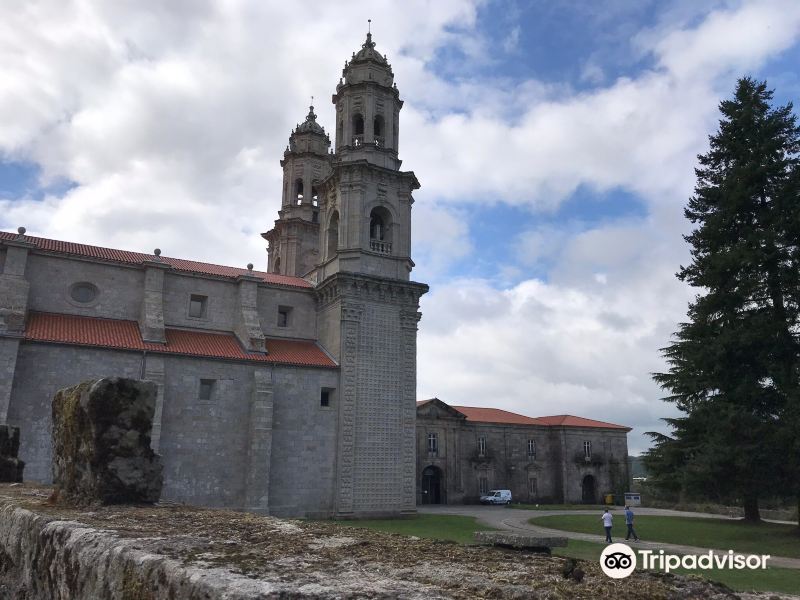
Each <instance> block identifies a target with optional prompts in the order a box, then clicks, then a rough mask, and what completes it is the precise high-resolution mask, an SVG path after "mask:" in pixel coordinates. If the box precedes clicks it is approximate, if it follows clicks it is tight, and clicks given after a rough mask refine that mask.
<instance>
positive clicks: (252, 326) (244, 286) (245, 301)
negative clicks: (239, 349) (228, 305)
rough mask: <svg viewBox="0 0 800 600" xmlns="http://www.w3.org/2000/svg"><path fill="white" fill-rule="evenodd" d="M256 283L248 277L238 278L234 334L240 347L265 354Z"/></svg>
mask: <svg viewBox="0 0 800 600" xmlns="http://www.w3.org/2000/svg"><path fill="white" fill-rule="evenodd" d="M258 282H259V279H258V278H257V277H254V276H250V275H242V276H240V277H239V299H238V300H239V302H238V306H237V310H236V322H235V324H234V333H235V334H236V337H237V338H239V341H240V342H241V343H242V345H243V346H244V347H245V348H247V349H248V350H250V351H251V352H266V350H267V347H266V341H265V338H264V330H263V329H262V328H261V319H260V318H259V316H258Z"/></svg>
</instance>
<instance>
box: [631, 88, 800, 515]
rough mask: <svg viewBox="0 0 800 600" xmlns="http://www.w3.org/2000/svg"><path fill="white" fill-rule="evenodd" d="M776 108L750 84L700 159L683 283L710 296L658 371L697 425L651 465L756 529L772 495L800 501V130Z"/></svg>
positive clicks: (650, 459)
mask: <svg viewBox="0 0 800 600" xmlns="http://www.w3.org/2000/svg"><path fill="white" fill-rule="evenodd" d="M771 100H772V92H771V91H770V90H768V89H767V86H766V83H765V82H758V81H754V80H753V79H750V78H743V79H740V80H739V82H738V85H737V87H736V91H735V94H734V97H733V99H731V100H725V101H723V102H721V103H720V111H721V113H722V119H721V121H720V124H719V130H718V131H717V133H716V134H714V135H712V136H710V138H709V141H710V149H709V151H708V152H707V153H706V154H703V155H700V156H699V157H698V160H699V162H700V166H699V167H698V168H697V169H696V170H695V172H696V175H697V184H696V187H695V193H694V196H693V197H692V198H691V199H690V200H689V204H688V206H687V207H686V209H685V210H684V214H685V215H686V218H687V219H689V220H690V221H691V222H692V223H693V224H694V225H695V226H696V227H695V229H694V230H693V231H692V233H690V234H689V235H687V236H685V239H686V241H687V242H689V244H690V245H691V254H692V262H691V264H690V265H689V266H687V267H681V268H680V271H679V272H678V274H677V276H678V278H679V279H680V280H682V281H685V282H687V283H689V284H690V285H692V286H693V287H694V288H696V289H697V295H696V296H695V299H694V301H693V302H691V303H690V305H689V310H688V321H687V322H685V323H681V324H680V325H679V329H678V331H677V332H676V333H675V335H674V338H673V341H672V343H671V344H670V345H669V346H667V347H666V348H664V349H662V352H663V354H664V356H665V358H666V359H667V364H668V366H669V369H668V371H667V372H666V373H657V374H654V379H655V380H656V381H657V382H658V383H659V384H660V385H661V386H662V387H663V388H664V389H665V390H666V391H667V392H668V394H669V395H668V396H666V398H664V399H665V400H666V401H668V402H674V403H675V404H676V405H677V407H678V408H679V409H680V411H681V412H682V413H683V415H682V416H681V417H679V418H675V419H666V421H667V422H668V423H669V425H670V426H671V427H672V435H670V436H665V435H662V434H658V433H654V432H651V433H650V435H651V437H653V439H654V442H655V443H654V446H653V448H652V449H651V450H650V451H649V452H648V453H647V455H646V457H645V460H646V464H647V467H648V469H649V470H650V471H651V472H652V474H653V475H654V477H655V478H656V481H658V482H659V484H661V485H663V486H664V487H667V488H670V489H672V490H675V491H679V492H681V493H682V494H685V495H696V496H709V495H711V496H713V497H715V499H717V500H728V501H730V500H739V501H741V502H742V503H743V504H744V508H745V519H748V520H758V518H759V514H758V499H759V497H764V496H766V495H776V494H782V495H786V494H787V492H788V493H792V494H794V495H798V494H800V488H798V487H797V486H798V481H799V480H800V464H798V462H799V461H800V457H799V456H798V453H800V440H799V439H798V438H800V427H799V425H800V418H799V417H798V412H800V408H799V407H798V374H799V373H800V371H799V370H798V367H799V366H800V363H799V361H798V358H799V356H800V353H799V350H800V338H799V337H798V334H800V168H798V159H799V157H798V153H800V129H798V127H797V124H796V118H795V116H794V115H793V114H792V105H791V104H789V105H786V106H780V107H777V108H773V107H772V106H771ZM790 488H791V489H790Z"/></svg>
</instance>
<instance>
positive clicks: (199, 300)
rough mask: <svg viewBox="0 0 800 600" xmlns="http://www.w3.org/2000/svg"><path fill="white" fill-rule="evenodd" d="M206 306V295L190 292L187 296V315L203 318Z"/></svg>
mask: <svg viewBox="0 0 800 600" xmlns="http://www.w3.org/2000/svg"><path fill="white" fill-rule="evenodd" d="M207 307H208V296H200V295H199V294H192V295H191V296H189V316H190V317H192V318H194V319H204V318H205V316H206V309H207Z"/></svg>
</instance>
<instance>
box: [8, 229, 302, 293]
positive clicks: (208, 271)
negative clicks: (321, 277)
mask: <svg viewBox="0 0 800 600" xmlns="http://www.w3.org/2000/svg"><path fill="white" fill-rule="evenodd" d="M19 237H20V236H19V235H18V234H15V233H11V232H8V231H0V240H17V239H19ZM24 239H25V240H26V241H28V242H32V243H33V244H34V245H35V246H36V249H37V250H40V251H43V252H53V253H56V254H67V255H74V256H86V257H90V258H100V259H102V260H108V261H111V262H117V263H122V264H137V265H140V264H142V263H144V262H145V261H155V260H158V261H159V262H163V263H165V264H166V265H169V266H171V267H173V268H174V269H176V270H178V271H184V272H187V273H201V274H205V275H216V276H220V277H229V278H235V277H238V276H240V275H253V276H255V277H259V278H261V279H262V280H263V281H264V282H265V283H273V284H276V285H288V286H293V287H302V288H310V287H313V285H312V284H311V283H310V282H309V281H308V280H306V279H303V278H302V277H296V276H294V275H283V274H279V273H268V272H266V271H255V270H253V271H250V270H249V269H246V268H241V267H232V266H229V265H222V264H219V263H213V262H207V261H201V260H195V259H191V258H178V257H174V256H158V257H156V255H155V254H146V253H144V252H138V251H135V250H123V249H121V248H110V247H108V246H97V245H93V244H84V243H82V242H70V241H66V240H57V239H54V238H45V237H39V236H34V235H27V234H25V235H24ZM56 245H62V246H63V247H55V246H56ZM48 246H49V247H48ZM114 255H116V256H114ZM191 266H194V267H195V268H186V267H191ZM204 267H205V268H204ZM224 271H228V273H225V272H224Z"/></svg>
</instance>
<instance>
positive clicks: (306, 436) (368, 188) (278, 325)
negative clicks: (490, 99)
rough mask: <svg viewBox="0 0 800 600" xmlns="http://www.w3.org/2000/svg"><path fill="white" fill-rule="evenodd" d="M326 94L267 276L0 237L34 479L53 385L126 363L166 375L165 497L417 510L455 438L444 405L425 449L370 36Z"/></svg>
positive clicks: (460, 484) (307, 509)
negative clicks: (330, 128) (324, 118)
mask: <svg viewBox="0 0 800 600" xmlns="http://www.w3.org/2000/svg"><path fill="white" fill-rule="evenodd" d="M332 100H333V104H334V106H335V110H336V120H335V123H336V125H335V127H336V131H335V137H334V140H335V142H334V147H333V148H331V140H330V137H329V135H328V134H327V133H326V132H325V131H324V129H323V128H322V127H321V126H320V125H319V124H318V123H317V121H316V115H315V113H314V108H313V106H312V107H311V108H310V110H309V112H308V115H307V116H306V119H305V121H304V122H303V123H302V124H300V125H298V126H297V127H296V128H295V129H294V130H293V131H292V133H291V135H290V137H289V144H288V146H287V148H286V150H285V152H284V154H283V159H282V160H281V166H282V167H283V185H282V190H281V194H282V201H281V209H280V211H279V213H278V219H277V220H276V221H275V224H274V226H273V228H272V229H270V230H269V231H268V232H266V233H265V234H263V237H264V238H265V239H266V240H267V242H268V263H267V269H266V271H257V270H254V269H253V265H247V267H246V268H234V267H224V266H220V265H215V264H207V263H200V262H195V261H189V260H183V259H179V258H170V257H167V256H162V255H161V252H160V250H158V249H156V250H154V251H153V252H152V253H151V254H146V253H138V252H129V251H123V250H115V249H110V248H101V247H96V246H89V245H85V244H81V243H74V242H64V241H58V240H52V239H47V238H41V237H33V236H29V235H26V232H25V230H24V228H20V229H19V231H18V232H17V233H8V232H0V423H9V424H11V425H15V426H18V427H20V429H21V445H20V458H21V459H23V460H24V461H25V462H26V463H27V464H26V469H25V477H26V479H29V480H34V481H40V482H48V481H50V479H51V447H50V428H51V416H50V410H51V409H50V403H51V400H52V398H53V395H54V393H55V392H56V390H58V389H60V388H62V387H66V386H70V385H74V384H75V383H77V382H80V381H83V380H86V379H91V378H99V377H106V376H123V377H134V378H144V379H149V380H152V381H154V382H155V383H156V384H157V386H158V397H157V404H156V414H155V418H154V425H153V436H152V445H153V447H154V449H156V451H157V452H158V453H159V454H161V456H162V462H163V464H164V489H163V494H162V498H164V499H168V500H173V501H183V502H189V503H193V504H201V505H206V506H222V507H231V508H243V509H247V510H252V511H258V512H264V513H270V514H274V515H278V516H311V517H327V516H339V517H366V516H378V515H401V514H407V513H413V512H414V511H415V510H416V508H415V507H416V504H417V502H419V501H422V500H421V498H420V492H419V490H420V489H421V487H420V486H422V485H423V484H422V481H423V476H422V473H421V472H418V469H419V468H420V465H421V463H419V460H418V457H419V456H420V452H422V455H423V456H424V457H425V458H426V459H427V458H430V459H431V461H430V462H431V464H430V465H429V464H425V465H424V466H422V469H423V470H424V469H425V468H426V467H428V466H436V468H440V467H441V466H442V464H441V462H437V461H442V460H445V458H446V457H448V456H453V457H455V454H452V455H449V454H447V452H449V450H447V449H449V448H450V447H451V446H450V444H453V443H454V444H457V445H458V444H461V443H462V442H461V441H458V440H462V439H463V436H462V437H458V436H455V437H453V436H452V435H451V434H450V433H449V432H450V431H451V430H452V426H454V423H456V422H457V421H458V418H460V417H455V421H453V423H450V422H449V421H447V422H445V421H446V420H447V419H446V418H445V419H442V421H441V423H440V424H439V425H441V428H440V429H438V430H437V431H441V432H442V438H441V440H442V441H441V442H440V443H441V444H442V445H441V446H440V448H442V450H441V452H442V454H441V455H440V456H438V457H437V456H431V454H430V452H428V451H425V450H424V449H423V450H422V451H421V450H420V448H419V442H418V439H417V433H416V432H417V427H416V421H417V419H418V408H417V405H416V397H415V395H416V339H417V324H418V322H419V319H420V312H419V300H420V297H421V296H422V295H423V294H424V293H425V292H426V291H427V289H428V287H427V286H426V285H424V284H421V283H415V282H413V281H411V279H410V275H411V271H412V268H413V266H414V263H413V261H412V260H411V230H410V225H411V207H412V205H413V202H414V200H413V197H412V192H413V191H414V190H415V189H417V188H418V187H419V182H418V181H417V179H416V177H415V176H414V173H413V172H410V171H402V170H400V166H401V161H400V159H399V157H398V150H399V144H398V139H399V123H400V121H399V117H400V110H401V108H402V106H403V101H402V100H401V99H400V94H399V91H398V89H397V86H396V85H395V83H394V75H393V73H392V69H391V66H390V64H389V63H388V61H387V59H386V57H385V56H384V55H382V54H381V53H380V52H378V51H377V50H376V49H375V43H374V42H373V41H372V36H371V35H370V34H367V39H366V41H365V42H364V43H363V44H362V46H361V48H360V49H358V51H357V52H355V53H353V56H352V58H351V59H350V60H349V61H347V62H346V63H345V67H344V70H343V72H342V77H341V79H340V80H339V83H338V85H337V86H336V89H335V93H334V94H333V98H332ZM425 418H428V419H430V418H432V417H431V415H430V414H429V415H427V417H425ZM466 420H467V421H469V415H467V419H466ZM462 421H463V419H462ZM426 427H427V429H425V431H428V430H432V429H434V428H433V427H432V426H431V427H428V425H426ZM437 427H438V425H437ZM492 435H494V434H490V435H489V439H494V438H493V437H491V436H492ZM558 439H559V438H558V436H556V437H551V438H548V440H551V441H552V443H560V442H558ZM543 443H544V439H543ZM548 443H549V442H548ZM492 444H494V442H492ZM454 447H456V448H457V447H460V446H454ZM489 447H492V448H494V446H493V445H492V446H489ZM493 452H494V450H493ZM492 456H494V455H492ZM559 456H560V455H559ZM437 465H438V466H437ZM500 469H501V467H499V466H497V467H492V468H487V470H486V472H487V473H489V475H487V477H489V479H488V480H487V481H491V482H492V483H491V485H495V483H494V482H499V481H501V479H500V478H499V473H500ZM445 472H446V475H445V479H443V480H442V482H443V483H441V486H442V487H441V488H440V489H441V496H442V498H445V497H446V498H447V499H448V500H449V501H462V500H463V501H469V500H470V499H473V498H474V497H475V494H476V491H475V489H473V488H474V487H475V485H474V484H473V483H474V482H473V483H469V484H467V483H464V481H465V480H463V479H460V478H463V477H464V473H466V470H465V469H462V470H461V471H460V473H461V474H460V475H457V474H456V471H455V470H454V469H449V468H448V469H446V471H444V470H443V471H442V473H445ZM480 472H483V471H480V469H478V470H477V471H476V473H480ZM429 475H430V472H428V476H429ZM429 479H430V478H429ZM445 481H446V483H444V482H445ZM541 481H542V483H541V484H540V485H542V486H543V487H542V489H545V486H546V485H549V484H545V479H544V478H543V479H541ZM451 484H452V485H451ZM426 485H428V487H429V488H430V487H431V481H430V480H427V484H426ZM554 485H555V484H554ZM547 489H548V490H549V489H550V488H549V487H548V488H547ZM565 489H566V488H565ZM548 493H549V492H548Z"/></svg>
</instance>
